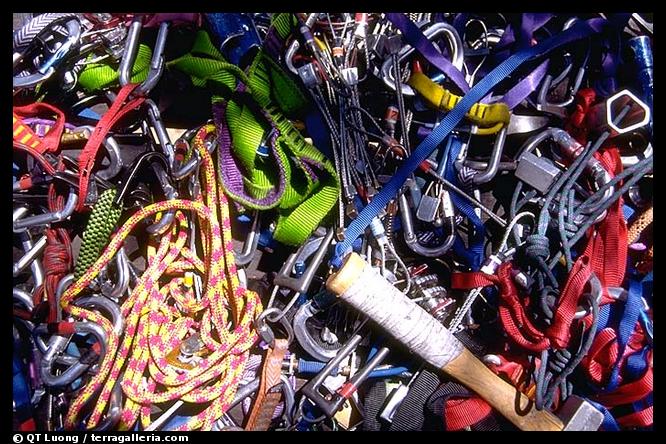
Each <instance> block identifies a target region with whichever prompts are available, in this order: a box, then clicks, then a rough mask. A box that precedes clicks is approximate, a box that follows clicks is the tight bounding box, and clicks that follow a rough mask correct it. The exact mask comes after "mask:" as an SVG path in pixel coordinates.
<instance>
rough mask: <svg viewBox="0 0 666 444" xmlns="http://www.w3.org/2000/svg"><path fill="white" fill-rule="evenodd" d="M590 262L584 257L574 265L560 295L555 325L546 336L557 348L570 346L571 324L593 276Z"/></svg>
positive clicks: (554, 320)
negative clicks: (588, 282) (581, 297)
mask: <svg viewBox="0 0 666 444" xmlns="http://www.w3.org/2000/svg"><path fill="white" fill-rule="evenodd" d="M589 262H590V261H589V259H588V258H587V257H586V256H585V255H583V256H581V257H579V258H578V260H577V261H576V262H575V263H574V266H573V268H572V269H571V272H570V273H569V278H568V280H567V284H566V285H565V287H564V290H562V293H560V299H559V304H558V306H557V309H556V310H555V314H554V317H553V323H552V325H551V326H550V327H548V330H546V334H547V335H548V337H549V338H550V340H551V342H552V343H553V345H554V346H556V347H557V348H566V346H567V345H568V344H569V339H570V338H571V323H572V322H573V320H574V315H575V314H576V309H577V308H578V302H579V299H580V296H581V295H582V294H583V289H584V288H585V285H586V284H587V281H588V280H589V279H590V275H591V274H592V269H591V268H590V265H589Z"/></svg>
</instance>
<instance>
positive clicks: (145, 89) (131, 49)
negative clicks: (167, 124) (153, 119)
mask: <svg viewBox="0 0 666 444" xmlns="http://www.w3.org/2000/svg"><path fill="white" fill-rule="evenodd" d="M142 22H143V17H142V16H140V15H137V16H135V17H134V19H133V20H132V23H131V24H130V26H129V31H128V32H127V40H126V42H125V53H124V54H123V58H122V59H121V61H120V67H119V75H120V85H121V86H125V85H127V84H129V83H130V82H131V78H132V67H133V66H134V61H135V60H136V54H137V50H138V48H139V34H140V33H141V28H142V27H143V24H142ZM168 34H169V22H167V21H164V22H162V23H160V28H159V31H158V33H157V40H156V41H155V47H154V49H153V56H152V58H151V60H150V69H149V71H148V77H146V80H144V81H143V82H142V83H141V85H139V86H138V87H137V89H136V90H135V92H134V93H135V94H137V95H142V96H145V95H148V93H149V92H150V91H151V90H152V89H153V88H154V87H155V85H157V82H158V81H159V80H160V77H162V71H163V70H164V57H163V54H164V47H165V45H166V39H167V36H168Z"/></svg>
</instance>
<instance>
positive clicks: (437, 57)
mask: <svg viewBox="0 0 666 444" xmlns="http://www.w3.org/2000/svg"><path fill="white" fill-rule="evenodd" d="M386 18H388V19H389V20H390V21H391V23H393V24H394V25H395V26H396V27H397V28H398V29H399V30H400V32H402V34H403V37H404V38H405V40H406V41H407V43H409V44H410V45H411V46H413V47H414V49H416V50H417V51H418V52H420V53H421V54H422V55H423V57H425V58H426V60H428V62H430V63H431V64H432V65H434V66H436V67H437V68H438V69H439V70H440V71H442V73H444V74H446V76H447V77H448V78H449V79H451V81H453V83H455V85H456V86H457V87H458V88H460V90H461V91H462V92H463V93H467V92H468V91H469V85H468V84H467V82H466V81H465V76H464V75H463V73H462V72H460V71H459V70H458V69H457V68H456V67H455V66H453V64H452V63H451V62H450V61H448V60H447V59H446V57H444V56H443V55H442V54H441V53H440V52H439V51H437V49H436V48H435V46H434V45H433V43H432V42H431V41H430V40H428V39H427V38H426V36H425V35H424V34H423V33H422V32H421V30H420V29H419V28H418V27H417V26H416V25H415V24H414V22H412V21H411V20H410V19H409V18H408V17H407V16H406V15H404V14H402V13H399V12H387V13H386Z"/></svg>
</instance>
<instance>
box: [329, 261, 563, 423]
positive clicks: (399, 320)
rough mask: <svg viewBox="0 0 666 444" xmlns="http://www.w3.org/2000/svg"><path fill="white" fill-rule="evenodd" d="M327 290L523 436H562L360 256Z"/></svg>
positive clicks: (549, 420) (525, 399) (545, 414)
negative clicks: (530, 432)
mask: <svg viewBox="0 0 666 444" xmlns="http://www.w3.org/2000/svg"><path fill="white" fill-rule="evenodd" d="M326 287H327V288H328V289H329V290H330V291H332V292H333V293H335V294H337V295H338V296H339V297H340V298H341V299H343V300H345V301H346V302H348V303H349V304H350V305H352V306H353V307H355V308H356V309H358V310H359V311H362V312H363V313H365V314H366V315H368V317H370V319H372V320H373V321H375V322H376V323H377V324H379V325H380V326H381V327H383V328H384V329H386V331H387V332H388V333H389V334H391V335H392V336H393V337H394V338H395V339H397V340H398V341H399V342H401V343H402V344H404V345H405V346H407V348H409V349H410V351H411V352H412V353H415V354H416V355H418V356H419V357H421V358H422V359H424V360H425V361H426V362H428V363H430V364H431V365H433V366H435V367H437V368H440V369H441V370H443V371H444V372H445V373H447V374H448V375H449V376H452V377H453V378H455V379H457V380H458V381H460V382H461V383H462V384H463V385H465V386H466V387H468V388H469V389H471V390H473V391H474V392H476V393H477V394H479V395H480V396H481V397H482V398H483V399H484V400H485V401H486V402H488V404H490V405H491V406H492V407H493V408H494V409H495V410H497V411H498V412H500V413H501V414H502V415H503V416H504V417H505V418H506V419H508V420H509V421H511V422H512V423H513V424H514V425H515V426H516V427H518V428H519V429H521V430H548V431H558V430H562V429H563V428H564V424H563V423H562V421H561V420H560V419H559V418H558V417H557V416H555V415H553V414H552V413H550V412H548V411H545V410H536V408H535V407H534V403H533V402H532V401H531V400H530V399H529V398H528V397H527V396H525V395H524V394H523V393H521V392H520V391H519V390H517V389H516V388H515V387H514V386H512V385H511V384H509V383H508V382H506V381H504V380H503V379H502V378H500V377H499V376H497V375H496V374H495V373H493V372H492V371H491V370H490V369H489V368H488V367H486V366H485V365H484V364H483V363H482V362H481V361H479V360H478V359H477V358H476V357H475V356H474V355H473V354H472V353H471V352H470V351H469V350H467V349H466V348H464V346H463V345H462V344H461V343H460V341H458V339H456V338H455V337H454V336H453V335H452V334H451V332H449V331H448V330H447V329H446V328H445V327H444V326H442V325H441V324H440V323H439V322H438V321H437V320H436V319H435V318H433V317H432V316H430V315H429V314H428V313H427V312H426V311H425V310H424V309H423V308H421V307H420V306H419V305H418V304H416V303H415V302H414V301H412V300H411V299H409V298H408V297H407V296H405V295H404V294H402V293H401V292H400V291H398V289H397V288H395V287H394V286H393V285H392V284H391V283H390V282H388V281H387V280H386V279H385V278H384V277H382V276H381V275H380V274H379V273H378V272H377V271H376V270H375V269H373V268H372V267H371V266H370V265H369V264H368V263H366V262H365V261H364V260H363V259H362V258H361V257H360V256H359V255H358V254H356V253H352V254H350V255H349V256H347V258H346V259H345V262H344V264H343V266H342V267H341V268H340V270H338V272H337V273H335V274H333V275H331V276H330V277H329V279H328V280H327V282H326Z"/></svg>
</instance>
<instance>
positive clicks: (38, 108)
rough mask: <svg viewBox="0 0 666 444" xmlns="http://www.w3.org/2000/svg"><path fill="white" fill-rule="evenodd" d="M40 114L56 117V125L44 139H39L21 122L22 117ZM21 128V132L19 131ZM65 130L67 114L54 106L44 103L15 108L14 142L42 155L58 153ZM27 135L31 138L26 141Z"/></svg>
mask: <svg viewBox="0 0 666 444" xmlns="http://www.w3.org/2000/svg"><path fill="white" fill-rule="evenodd" d="M40 112H43V113H48V114H50V115H53V114H55V116H56V121H55V124H54V125H53V127H52V128H51V129H50V130H49V132H48V133H46V135H44V137H42V138H39V137H37V135H36V134H35V133H34V132H33V131H32V130H31V129H30V128H29V127H28V126H27V125H25V124H24V123H23V122H22V121H21V117H37V116H38V115H39V114H40ZM19 128H20V129H21V131H17V130H18V129H19ZM64 130H65V114H64V113H63V112H62V111H60V110H59V109H58V108H56V107H55V106H53V105H49V104H48V103H44V102H35V103H31V104H30V105H25V106H15V107H14V129H13V131H14V140H17V141H19V142H21V143H24V144H26V145H28V146H29V147H31V148H34V149H35V150H37V151H38V152H39V153H40V154H44V153H46V152H55V151H58V148H59V146H60V139H61V138H62V133H63V131H64ZM27 135H29V136H30V137H29V138H27V139H26V136H27ZM24 139H25V140H24Z"/></svg>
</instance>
